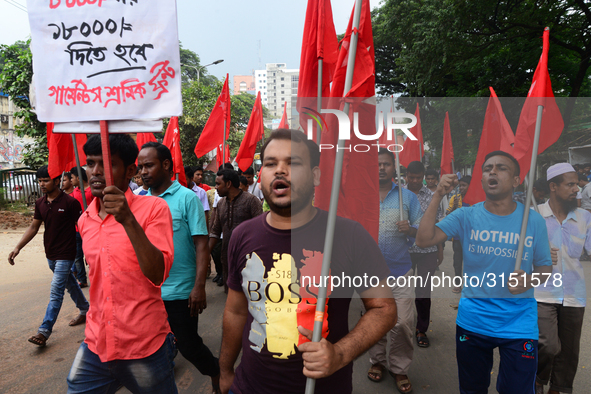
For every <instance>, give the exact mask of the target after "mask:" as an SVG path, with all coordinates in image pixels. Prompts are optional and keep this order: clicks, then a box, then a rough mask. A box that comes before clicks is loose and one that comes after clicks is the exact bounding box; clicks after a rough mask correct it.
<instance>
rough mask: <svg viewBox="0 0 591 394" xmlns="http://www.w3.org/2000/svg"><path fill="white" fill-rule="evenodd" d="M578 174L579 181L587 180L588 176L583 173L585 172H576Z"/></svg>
mask: <svg viewBox="0 0 591 394" xmlns="http://www.w3.org/2000/svg"><path fill="white" fill-rule="evenodd" d="M578 175H579V181H585V182H589V178H587V175H585V174H578Z"/></svg>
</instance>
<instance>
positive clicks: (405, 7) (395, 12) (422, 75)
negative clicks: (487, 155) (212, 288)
mask: <svg viewBox="0 0 591 394" xmlns="http://www.w3.org/2000/svg"><path fill="white" fill-rule="evenodd" d="M372 22H373V29H374V42H375V46H376V48H375V53H376V85H377V88H378V92H379V93H380V94H384V95H385V94H397V95H402V96H406V97H409V99H408V101H407V103H405V104H404V103H403V105H402V107H403V108H404V109H405V110H406V111H407V112H411V113H412V112H414V106H415V105H416V101H417V99H416V97H447V98H449V97H488V96H489V90H488V87H489V86H493V87H494V89H495V91H496V92H497V94H498V96H499V97H522V98H524V97H525V96H526V95H527V92H528V90H529V88H530V85H531V81H532V77H533V72H534V70H535V67H536V65H537V63H538V60H539V57H540V54H541V52H542V39H541V36H542V33H543V30H544V27H546V26H548V27H550V40H551V42H550V44H551V46H550V54H549V71H550V75H551V77H552V87H553V90H554V92H555V95H556V96H562V97H570V98H573V99H570V100H566V99H561V101H560V102H559V105H560V106H561V109H562V114H563V117H564V120H565V125H566V126H567V128H565V131H564V132H563V137H562V138H561V139H560V140H559V141H558V143H557V144H555V145H554V146H553V147H552V148H551V149H549V152H548V153H547V154H546V153H545V154H544V157H542V158H541V159H542V160H544V159H546V158H548V157H551V156H553V157H556V154H557V152H556V151H555V150H556V149H564V146H565V144H567V143H568V142H567V141H572V140H574V139H576V138H578V136H579V134H580V133H581V132H579V131H577V130H576V129H577V127H575V124H579V123H581V122H587V123H589V121H590V119H589V116H588V115H585V113H586V114H588V113H589V111H587V112H585V111H583V110H582V109H581V108H576V107H575V100H574V98H575V97H581V96H589V95H591V81H590V74H591V70H590V68H589V66H590V65H591V35H589V34H588V31H589V26H590V25H591V11H590V8H589V3H588V2H585V1H584V0H559V1H549V0H493V1H490V0H473V1H458V0H420V1H419V0H386V1H384V2H383V3H382V6H381V7H380V8H378V9H375V10H374V12H373V20H372ZM410 97H415V99H411V98H410ZM400 101H403V100H400ZM422 101H423V102H422V103H421V105H422V107H421V118H422V121H423V132H424V138H425V140H426V141H427V142H428V144H429V145H430V146H431V147H432V148H435V150H437V149H438V148H439V147H440V146H441V139H442V136H441V134H442V132H441V130H442V127H443V117H444V115H445V111H446V110H450V111H451V110H454V111H456V112H455V114H456V115H455V116H454V117H453V118H451V119H450V120H451V124H452V140H453V141H454V151H455V154H456V159H457V160H459V161H460V163H459V164H464V165H470V164H472V163H473V162H474V160H473V156H474V155H475V150H476V148H475V147H477V146H478V141H479V138H480V132H481V129H482V121H481V119H478V117H475V116H471V117H470V116H468V115H469V113H468V112H467V111H469V109H471V108H472V109H474V110H475V108H476V107H478V108H480V107H481V103H480V102H479V101H478V100H476V101H455V102H454V101H449V100H447V101H445V100H432V99H425V100H422ZM521 102H523V101H521ZM460 103H461V105H463V106H464V108H458V107H457V106H458V105H460ZM579 103H580V102H577V106H579ZM581 106H583V107H585V108H587V107H588V105H587V104H585V103H582V104H581ZM503 109H504V110H505V114H506V116H507V118H508V120H509V122H510V124H511V126H512V128H513V130H515V129H516V126H517V120H518V119H519V113H520V111H521V105H519V103H518V102H516V101H511V102H510V103H509V105H505V104H503ZM479 111H482V110H481V109H479ZM573 111H574V112H573ZM481 113H482V117H483V116H484V111H482V112H481ZM451 114H452V112H450V117H451ZM460 114H467V117H465V116H459V115H460ZM454 119H455V120H454ZM570 121H572V122H574V123H573V128H572V130H571V129H569V128H568V125H569V122H570ZM430 122H434V124H431V123H430ZM454 125H455V127H454ZM469 130H472V132H471V133H470V132H469ZM577 133H578V134H577ZM469 134H470V135H469Z"/></svg>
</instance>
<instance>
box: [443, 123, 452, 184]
mask: <svg viewBox="0 0 591 394" xmlns="http://www.w3.org/2000/svg"><path fill="white" fill-rule="evenodd" d="M453 161H454V148H453V145H452V143H451V130H450V128H449V114H448V113H447V112H446V113H445V121H444V122H443V146H442V147H441V175H443V174H453V168H452V165H451V163H452V162H453Z"/></svg>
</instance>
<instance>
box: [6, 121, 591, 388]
mask: <svg viewBox="0 0 591 394" xmlns="http://www.w3.org/2000/svg"><path fill="white" fill-rule="evenodd" d="M109 147H110V151H111V159H112V162H111V166H110V167H111V170H112V184H107V178H108V176H107V175H106V174H105V167H106V166H105V165H104V163H103V152H102V145H101V140H100V136H98V135H96V136H92V137H90V138H89V139H88V141H87V143H86V144H85V145H84V153H85V155H86V163H83V164H84V168H83V169H82V172H81V173H79V172H78V169H77V168H76V167H75V168H73V169H72V170H71V171H69V172H66V173H64V174H63V175H62V176H60V177H57V178H53V179H52V178H51V177H50V176H49V173H48V170H47V167H46V166H45V167H41V168H40V169H39V170H38V171H37V178H38V182H39V185H40V188H41V191H42V192H43V197H41V198H40V199H38V200H37V201H36V203H35V213H34V217H33V221H32V223H31V225H30V226H29V228H27V230H26V231H25V233H24V235H23V237H22V239H21V240H20V241H19V242H18V244H17V245H16V247H15V248H14V250H13V251H12V252H11V253H10V255H9V256H8V260H9V263H10V264H12V265H14V264H15V258H16V257H17V255H18V254H19V252H20V251H21V250H22V249H23V248H24V247H25V245H27V243H29V242H30V241H31V240H32V239H33V238H34V237H35V235H36V234H37V232H38V231H39V229H40V227H41V224H43V225H44V227H45V232H44V235H43V242H44V247H45V253H46V257H47V262H48V265H49V268H50V269H51V270H52V271H53V279H52V282H51V292H50V298H49V303H48V305H47V310H46V313H45V316H44V318H43V321H42V323H41V325H40V326H39V329H38V330H37V333H35V334H34V335H32V336H31V337H29V338H28V341H29V342H31V343H33V344H35V345H37V346H46V345H47V343H48V340H49V338H50V336H51V333H52V328H53V326H54V324H55V322H56V320H57V318H58V314H59V311H60V308H61V306H62V303H63V298H64V294H65V290H67V291H68V293H69V294H70V297H71V298H72V300H73V301H74V303H75V304H76V307H77V308H78V309H79V314H78V316H76V317H75V318H74V319H73V320H71V321H70V323H69V324H70V325H71V326H75V325H79V324H86V329H85V340H84V341H83V343H82V344H81V345H80V348H79V350H78V352H77V354H76V356H75V359H74V360H72V367H71V370H70V372H69V375H68V376H67V377H66V376H64V379H67V384H68V393H114V392H116V391H117V390H118V389H119V388H121V387H123V386H125V387H126V388H127V389H129V390H130V391H131V392H133V393H176V392H177V387H176V383H175V376H174V358H175V356H176V353H177V350H178V351H180V353H181V354H182V355H183V357H185V358H186V359H187V360H188V361H189V362H191V363H192V364H193V365H194V366H195V367H196V368H197V369H198V370H199V372H200V373H201V374H203V375H206V376H209V377H211V384H212V387H211V391H212V392H213V393H235V394H247V393H279V392H281V393H303V392H304V390H305V387H306V381H307V378H313V379H315V390H316V391H315V392H317V393H339V394H340V393H351V392H353V382H352V365H353V361H354V360H355V359H356V358H357V357H359V356H361V355H362V354H364V353H365V352H367V353H368V356H369V359H368V370H367V377H368V378H369V379H370V380H372V381H374V382H380V381H382V380H383V379H385V378H386V372H388V373H389V374H390V375H391V376H392V377H393V378H394V383H395V386H396V389H397V390H398V391H399V392H401V393H410V392H411V391H413V386H412V382H411V378H410V376H409V368H410V366H411V364H412V362H413V353H414V349H415V345H416V346H418V347H422V348H428V347H429V346H430V345H431V344H430V341H429V337H428V336H427V332H428V329H429V323H430V321H431V314H430V311H431V286H430V284H429V280H428V279H429V278H430V277H433V276H434V275H435V272H436V271H437V270H438V267H439V266H440V264H441V263H442V261H443V250H444V248H445V247H446V246H447V247H451V248H452V249H453V268H454V274H455V275H456V276H459V277H465V276H466V275H467V276H481V275H483V274H484V273H491V274H494V275H495V277H496V278H506V280H507V283H498V284H497V285H496V286H490V287H478V288H475V287H471V286H470V285H469V283H465V282H464V283H461V284H460V285H457V284H456V286H454V287H452V288H450V289H449V291H451V292H454V293H461V298H460V302H459V304H456V305H453V304H452V306H453V307H455V308H457V320H456V333H455V336H456V354H455V358H456V362H457V368H458V377H459V387H454V388H449V387H439V388H436V390H437V392H458V391H459V392H460V393H465V394H468V393H487V392H488V387H489V385H490V380H491V371H492V368H493V351H494V349H496V348H498V349H499V353H500V358H501V362H500V366H499V374H498V379H497V391H498V392H499V393H504V394H512V393H514V394H543V393H545V391H544V390H545V388H546V386H548V385H549V387H548V390H549V391H547V393H550V394H557V393H571V392H573V386H574V380H575V374H576V371H577V367H578V360H579V349H580V339H581V332H582V324H583V316H584V311H585V306H586V297H587V295H586V288H585V276H584V269H583V265H582V263H581V261H584V260H585V259H588V254H589V253H591V186H590V181H591V164H583V165H579V166H572V165H570V164H568V163H558V164H554V165H552V166H550V167H549V168H548V169H547V171H546V173H545V174H544V175H543V176H542V177H540V178H539V179H538V180H537V181H536V182H535V183H534V184H533V197H532V203H531V204H528V205H532V207H531V210H530V211H529V219H528V220H527V222H526V226H525V228H524V229H523V231H522V222H523V217H524V214H525V213H526V211H525V199H526V193H517V192H516V189H517V188H518V187H519V185H520V184H521V183H522V179H523V177H524V174H522V173H521V171H520V166H519V163H518V161H517V160H516V159H515V158H514V157H513V156H512V155H511V154H509V153H506V152H503V151H495V152H491V153H489V154H488V155H487V157H486V159H485V161H484V164H483V166H482V179H472V178H471V176H470V175H463V176H462V174H460V173H458V174H451V175H450V174H446V175H440V173H439V172H438V171H437V170H435V169H426V168H425V166H424V165H423V163H421V162H419V161H415V162H411V163H410V164H409V165H408V166H407V168H406V169H405V171H406V172H405V173H404V175H403V174H396V170H395V169H396V164H395V163H396V159H395V157H394V154H393V153H392V152H390V151H388V150H386V149H381V150H380V151H379V153H378V155H377V160H378V168H379V173H378V176H379V233H378V236H377V240H376V239H374V237H372V236H371V235H370V233H369V232H368V231H367V230H366V229H365V228H364V227H363V226H361V225H360V224H359V223H357V222H356V221H354V220H351V219H345V218H341V217H337V218H336V225H335V230H334V246H333V250H332V251H331V260H330V261H331V267H330V268H331V271H330V272H331V275H336V276H341V275H348V276H363V275H368V276H375V277H378V278H379V280H380V281H379V285H378V286H373V287H372V286H370V287H363V286H349V287H341V288H338V289H332V292H330V294H329V297H328V299H327V300H326V305H325V312H324V313H320V314H318V313H316V301H317V295H318V294H317V293H318V289H317V288H316V287H314V286H312V287H310V286H306V287H303V286H302V287H300V286H299V281H298V278H299V277H300V276H301V275H302V274H303V273H304V272H306V274H312V275H314V272H317V274H319V273H320V265H321V264H322V260H323V259H322V256H323V255H324V254H325V253H326V252H325V250H324V247H325V246H324V239H325V234H326V232H327V226H328V225H329V224H328V222H329V220H328V216H329V215H328V213H327V212H326V211H324V210H322V209H319V208H317V207H315V205H314V191H315V187H317V186H319V185H320V184H321V182H322V177H321V174H320V169H319V163H320V152H319V149H318V146H317V145H316V144H315V143H314V142H313V141H310V140H308V139H307V138H306V136H305V135H304V134H303V133H302V132H300V131H295V130H288V129H278V130H275V131H273V132H272V134H271V135H270V136H269V138H267V139H266V141H265V144H264V145H263V147H262V149H261V153H260V155H261V163H262V166H261V169H260V171H259V172H258V174H255V171H254V169H253V168H248V169H247V170H246V171H244V172H242V171H240V170H235V169H234V167H233V166H232V164H231V163H226V164H224V165H222V166H221V167H220V168H219V170H218V172H217V174H216V178H215V187H211V186H213V185H211V186H210V185H207V184H205V183H204V181H203V168H201V167H198V168H192V167H185V174H184V175H185V179H186V185H185V184H181V183H180V182H179V180H177V179H176V177H175V176H174V175H173V174H172V172H173V158H172V155H171V152H170V150H169V149H168V148H167V147H166V146H165V145H162V144H160V143H158V142H149V143H147V144H145V145H143V146H141V147H138V146H137V145H136V143H135V141H134V140H133V139H132V138H131V137H130V136H128V135H125V134H115V135H111V136H110V137H109ZM107 167H108V166H107ZM79 174H81V176H79ZM376 182H377V180H376ZM473 182H479V183H480V184H481V186H482V188H483V190H484V193H485V195H486V199H485V200H484V201H483V202H479V203H477V204H473V205H469V204H467V203H466V202H465V201H463V200H464V197H465V196H466V193H467V191H468V189H469V187H470V184H471V183H473ZM183 183H184V182H183ZM534 202H535V203H534ZM401 209H402V210H401ZM500 231H502V234H499V232H500ZM485 233H486V234H498V236H495V237H489V236H486V237H484V236H481V237H478V236H476V237H474V234H485ZM524 235H525V238H528V239H530V240H531V241H530V242H525V243H524V245H523V251H522V254H521V255H522V256H523V258H522V259H521V262H520V264H519V265H517V266H516V259H515V257H514V256H515V254H516V253H509V254H507V255H501V256H499V255H495V254H494V253H483V252H482V251H483V250H494V248H497V247H502V248H507V249H508V250H510V251H513V250H517V249H518V242H513V241H511V242H510V241H509V239H511V240H517V239H518V238H520V237H521V238H523V236H524ZM448 241H451V242H448ZM490 247H493V249H489V248H490ZM214 271H215V274H213V272H214ZM212 274H213V281H214V282H215V283H216V284H217V285H218V286H220V287H221V286H223V287H224V291H225V293H226V294H227V298H226V302H225V310H224V316H223V325H222V331H221V336H222V346H221V349H220V351H219V358H218V357H216V356H215V355H214V353H215V352H212V351H211V350H210V348H209V347H208V346H207V344H205V343H204V341H203V340H202V338H201V337H200V335H199V328H198V323H199V317H200V315H201V313H202V312H203V311H204V310H205V309H206V308H207V294H206V291H205V284H206V280H207V278H209V277H210V276H211V275H212ZM410 275H415V276H420V277H421V278H423V281H421V283H423V286H419V287H416V288H415V287H411V286H410V285H409V286H399V285H397V283H401V281H388V278H400V277H403V276H406V277H408V276H410ZM540 275H550V276H551V277H552V280H548V281H546V282H543V281H542V282H541V283H540V281H537V282H536V280H535V279H536V278H538V277H539V276H540ZM509 278H511V279H510V280H511V282H510V283H509ZM556 278H559V280H557V279H556ZM392 283H394V284H392ZM403 283H406V281H403ZM86 287H89V289H88V299H87V297H86V296H85V294H84V292H83V291H82V290H81V289H83V288H86ZM219 291H222V290H221V289H220V290H219ZM354 293H357V294H359V296H360V297H361V300H362V302H363V305H364V313H363V314H362V316H361V317H360V318H359V320H358V321H357V322H356V324H355V325H354V326H353V327H349V323H348V319H349V313H348V311H349V306H350V301H351V298H352V297H353V295H354ZM315 321H318V322H320V321H321V322H322V336H321V339H320V341H312V332H313V327H314V322H315ZM430 335H438V333H435V334H430ZM240 353H242V356H241V361H240V363H239V364H238V365H237V366H236V365H235V364H236V361H237V359H238V357H239V355H240ZM453 359H454V355H450V362H453Z"/></svg>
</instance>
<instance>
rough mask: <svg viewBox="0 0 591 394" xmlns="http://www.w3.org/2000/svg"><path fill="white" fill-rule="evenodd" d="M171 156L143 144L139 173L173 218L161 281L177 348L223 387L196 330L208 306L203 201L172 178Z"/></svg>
mask: <svg viewBox="0 0 591 394" xmlns="http://www.w3.org/2000/svg"><path fill="white" fill-rule="evenodd" d="M171 169H172V155H171V153H170V150H169V149H168V148H167V147H166V146H165V145H162V144H160V143H158V142H148V143H147V144H145V145H144V146H142V150H141V151H140V153H139V156H138V173H139V174H140V175H141V177H142V180H143V182H144V184H145V185H147V186H148V187H150V190H149V191H148V195H153V196H158V197H161V198H163V199H164V201H166V203H167V204H168V207H169V208H170V213H171V214H172V222H173V231H174V234H173V242H174V262H173V264H172V269H171V270H170V275H169V277H168V279H166V281H165V282H164V284H163V285H162V300H164V306H165V307H166V312H167V313H168V322H169V323H170V328H171V329H172V332H173V333H174V335H175V337H176V339H177V347H178V349H179V351H180V352H181V354H182V355H183V357H185V358H186V359H187V360H188V361H190V362H191V363H192V364H193V365H194V366H195V367H196V368H197V369H198V370H199V372H201V373H202V374H203V375H207V376H211V380H212V385H213V390H214V392H215V393H217V392H219V377H220V368H219V363H218V359H217V358H215V357H214V356H213V354H212V353H211V351H210V350H209V348H208V347H207V346H205V344H204V343H203V340H202V339H201V337H200V336H199V334H198V332H197V326H198V322H199V320H198V316H199V314H200V313H201V312H203V310H204V309H205V308H206V307H207V302H206V297H205V278H206V276H207V266H208V263H209V248H208V246H207V241H208V233H207V224H206V221H205V213H204V211H203V206H202V205H201V203H200V202H199V200H198V199H197V196H196V195H195V193H194V192H193V191H192V190H189V189H187V188H186V187H183V186H182V185H181V184H180V183H178V182H177V181H174V182H172V181H171Z"/></svg>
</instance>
